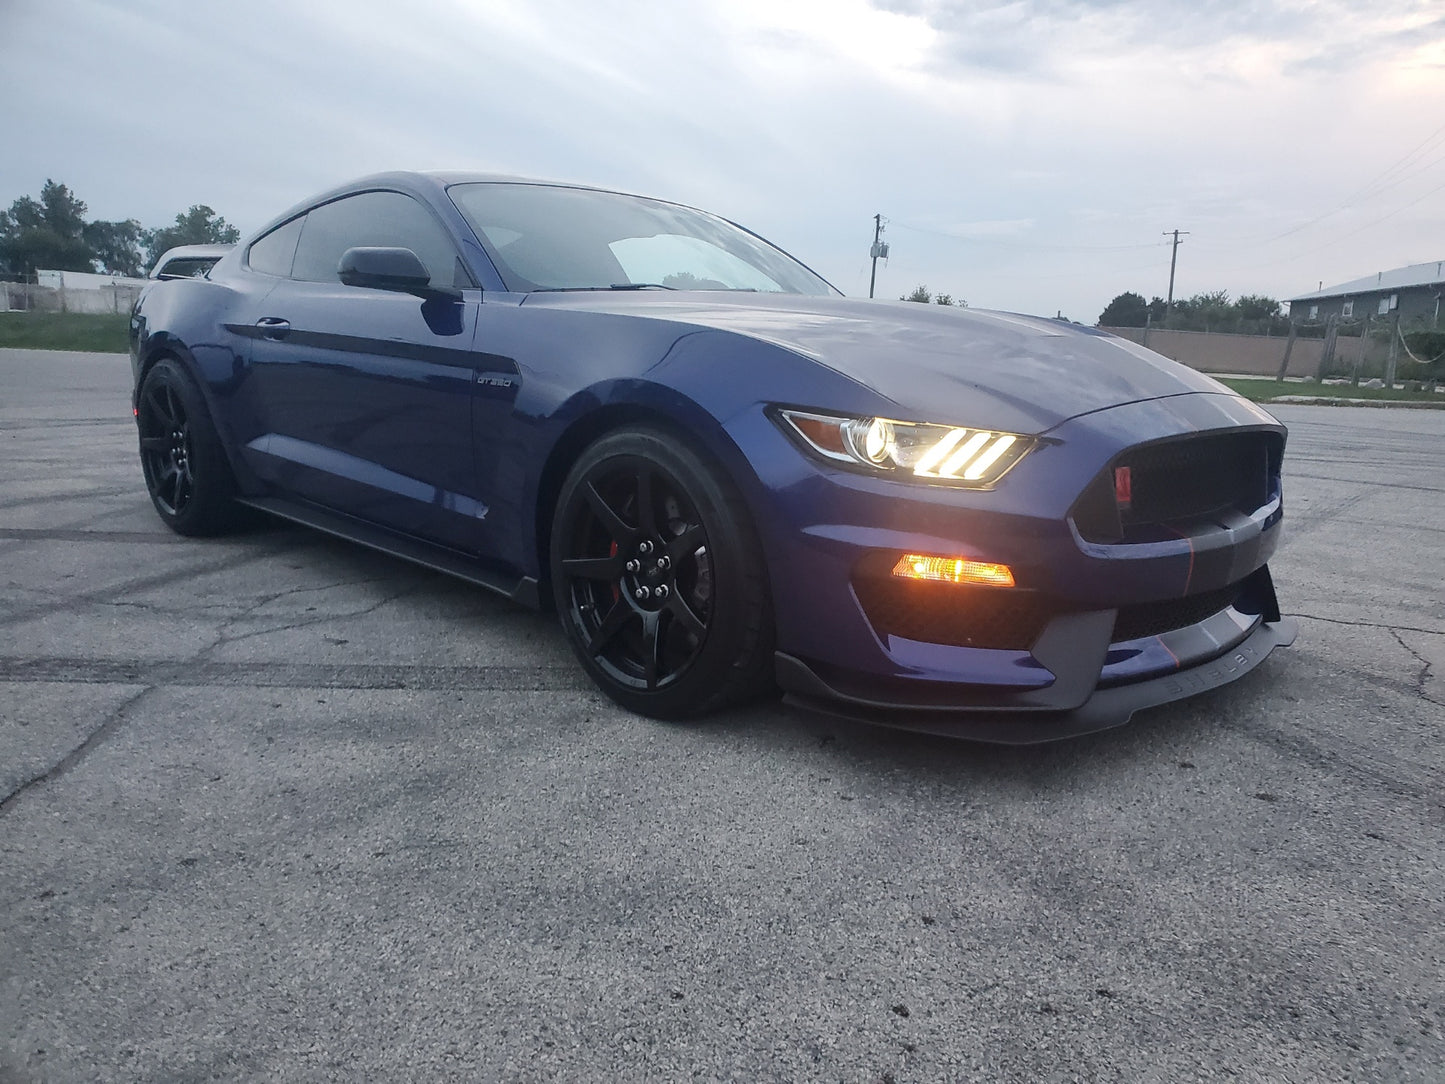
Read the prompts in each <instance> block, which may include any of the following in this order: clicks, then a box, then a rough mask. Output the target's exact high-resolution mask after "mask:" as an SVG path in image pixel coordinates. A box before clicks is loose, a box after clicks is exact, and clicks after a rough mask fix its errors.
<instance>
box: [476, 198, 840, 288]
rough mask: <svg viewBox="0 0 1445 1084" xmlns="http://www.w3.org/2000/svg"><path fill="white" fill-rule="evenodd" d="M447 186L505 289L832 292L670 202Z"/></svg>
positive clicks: (740, 233)
mask: <svg viewBox="0 0 1445 1084" xmlns="http://www.w3.org/2000/svg"><path fill="white" fill-rule="evenodd" d="M448 191H449V192H450V194H451V197H452V201H453V202H454V203H455V204H456V205H457V207H458V208H459V209H460V210H461V212H462V214H463V215H464V216H465V217H466V219H467V221H468V222H469V223H470V224H471V227H472V229H473V230H474V231H476V234H477V236H478V237H479V238H481V240H482V241H483V243H484V244H485V245H486V247H487V249H488V255H490V256H491V258H492V260H493V262H494V263H495V264H496V266H497V270H498V272H500V273H501V276H502V280H503V281H504V282H505V284H506V286H507V289H509V290H518V291H532V290H609V289H610V290H629V289H631V290H637V289H651V288H658V289H669V290H748V291H757V292H763V293H784V294H811V295H814V296H824V295H829V294H836V293H837V291H836V290H834V289H833V288H832V287H831V286H829V285H828V284H827V283H826V282H824V281H823V280H822V279H821V278H819V277H818V276H817V275H815V274H813V272H811V271H809V270H808V269H807V268H806V267H804V266H803V265H802V264H800V263H798V261H796V260H795V259H793V258H792V257H791V256H789V255H788V254H787V253H786V252H783V251H782V250H780V249H777V248H774V247H773V246H772V245H770V244H768V243H767V242H766V241H764V240H762V238H760V237H756V236H754V235H753V234H751V233H748V232H747V231H746V230H744V229H740V228H739V227H737V226H734V225H733V224H732V223H730V222H727V221H725V220H723V219H721V218H718V217H716V216H714V215H710V214H707V213H705V212H703V211H696V210H693V209H692V208H689V207H681V206H679V205H677V204H675V203H664V202H662V201H660V200H652V199H643V198H641V197H639V196H625V195H621V194H619V193H616V192H596V191H592V190H590V189H585V188H564V187H560V186H555V185H540V184H513V183H498V182H478V183H472V184H457V185H453V186H452V187H451V188H450V189H449V190H448Z"/></svg>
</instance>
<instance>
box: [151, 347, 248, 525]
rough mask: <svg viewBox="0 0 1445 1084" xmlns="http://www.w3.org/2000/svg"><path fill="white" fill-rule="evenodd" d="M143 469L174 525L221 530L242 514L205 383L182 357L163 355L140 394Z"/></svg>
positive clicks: (153, 498)
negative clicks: (197, 380)
mask: <svg viewBox="0 0 1445 1084" xmlns="http://www.w3.org/2000/svg"><path fill="white" fill-rule="evenodd" d="M136 426H137V428H138V429H139V431H140V460H141V470H142V471H143V472H144V474H145V481H146V488H147V489H148V490H149V491H150V496H151V503H153V504H154V505H155V508H156V511H157V512H159V513H160V517H161V519H162V520H164V521H165V523H166V525H167V526H169V527H170V528H171V529H172V530H173V531H175V532H177V533H178V534H184V535H209V534H217V533H219V532H221V531H223V530H226V529H227V528H229V527H231V526H232V525H233V524H234V523H235V522H236V519H237V518H238V512H239V507H238V506H237V505H236V504H235V503H234V501H233V498H234V497H235V494H236V485H235V480H234V478H233V477H232V474H231V467H230V464H229V463H228V462H227V461H226V454H225V451H224V450H223V449H222V448H221V442H220V439H219V438H218V437H217V435H216V429H215V426H214V425H213V424H212V422H211V416H210V412H209V411H208V410H207V409H206V402H205V400H204V399H203V398H202V397H201V393H200V389H198V388H197V387H196V385H195V382H194V381H193V380H192V379H191V377H190V375H189V374H188V373H187V372H186V371H185V369H183V368H182V367H181V365H180V363H179V362H177V361H175V360H174V359H172V358H163V359H162V360H160V361H158V362H156V364H155V365H154V366H152V368H151V369H150V371H149V372H147V373H146V376H145V379H144V380H143V381H142V382H141V388H140V394H139V395H138V396H137V397H136Z"/></svg>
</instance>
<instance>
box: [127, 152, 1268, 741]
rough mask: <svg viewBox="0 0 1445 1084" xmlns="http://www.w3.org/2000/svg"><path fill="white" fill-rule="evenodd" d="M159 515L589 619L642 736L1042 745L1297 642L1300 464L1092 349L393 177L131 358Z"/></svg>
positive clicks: (712, 250) (580, 216)
mask: <svg viewBox="0 0 1445 1084" xmlns="http://www.w3.org/2000/svg"><path fill="white" fill-rule="evenodd" d="M131 347H132V362H133V366H134V371H135V398H134V408H135V416H136V421H137V424H138V427H139V437H140V459H141V464H142V468H143V471H144V475H145V480H146V484H147V486H148V488H149V490H150V495H151V499H152V500H153V502H154V504H155V507H156V509H157V511H158V512H159V513H160V516H161V518H162V519H163V520H164V521H165V522H166V523H167V524H169V525H170V526H171V527H172V528H173V529H175V530H176V531H178V532H180V533H182V534H188V535H199V534H209V533H215V532H218V531H221V530H223V529H224V528H226V527H227V526H228V525H230V524H231V523H232V522H233V521H234V518H235V514H236V513H237V512H238V511H240V510H241V508H242V506H249V507H251V508H256V509H262V510H264V511H266V512H270V513H274V514H276V515H279V516H283V517H286V518H289V519H291V520H294V521H298V522H300V523H304V524H309V525H311V526H314V527H317V528H320V529H322V530H326V531H330V532H332V533H334V534H337V535H342V536H345V537H347V538H350V539H354V540H356V541H358V542H361V543H364V544H366V545H370V546H373V547H376V548H378V549H381V550H385V551H387V552H390V553H393V554H396V555H398V556H401V557H405V558H408V559H411V560H415V561H419V562H422V563H424V564H426V565H429V566H431V567H434V568H437V569H441V570H444V571H446V572H449V573H452V574H455V575H458V576H461V577H463V578H465V579H467V580H470V581H472V582H474V583H477V584H481V585H484V586H486V587H489V588H492V589H495V590H497V591H501V592H503V593H504V594H507V595H509V596H511V597H512V598H515V599H517V600H518V601H520V602H523V603H525V604H528V605H532V606H546V607H553V608H555V609H556V611H557V613H558V615H559V617H560V621H561V625H562V629H563V631H564V633H565V635H566V637H567V639H568V640H569V641H570V643H571V646H572V648H573V649H574V651H575V653H576V655H577V658H578V659H579V660H580V662H581V665H582V666H583V667H584V668H585V669H586V671H587V672H588V673H589V674H590V675H591V677H592V678H593V680H595V681H596V683H597V684H598V685H599V686H600V687H601V688H602V689H603V690H604V691H605V692H606V693H607V694H608V695H609V696H611V697H612V698H613V699H614V700H616V701H617V702H618V703H619V704H622V705H624V706H625V707H627V708H629V709H632V710H634V711H638V712H642V713H645V714H648V715H651V716H655V717H659V718H666V719H675V718H683V717H687V716H692V715H698V714H703V713H706V712H709V711H712V710H715V709H717V708H719V707H721V706H723V705H725V704H728V703H731V702H735V701H737V700H739V699H741V698H743V697H745V696H749V695H753V694H756V693H758V692H760V691H763V690H767V689H770V688H774V687H775V686H781V687H782V689H783V690H784V691H785V692H786V693H787V694H788V695H789V696H791V697H792V698H793V699H795V700H796V701H798V702H801V703H803V704H805V705H808V706H814V707H822V708H825V709H826V710H829V711H833V712H837V713H841V714H846V715H850V716H855V717H858V718H864V719H869V720H874V721H878V722H883V723H888V724H892V725H895V726H906V727H910V728H915V729H925V730H933V731H938V732H942V733H951V734H959V735H966V736H970V737H975V738H985V739H990V740H995V741H1008V742H1032V741H1041V740H1046V739H1050V738H1056V737H1062V736H1066V735H1070V734H1077V733H1083V732H1085V731H1089V730H1097V729H1102V728H1104V727H1108V726H1113V725H1117V724H1119V723H1123V722H1125V721H1126V720H1128V719H1129V717H1130V716H1131V714H1132V713H1133V712H1134V711H1136V710H1137V709H1139V708H1141V707H1145V706H1148V705H1153V704H1159V703H1164V702H1166V701H1171V700H1175V699H1178V698H1180V697H1183V696H1186V695H1188V694H1191V693H1194V692H1198V691H1201V690H1204V689H1208V688H1211V687H1214V686H1217V685H1221V684H1223V683H1225V682H1227V681H1230V680H1233V679H1234V678H1237V677H1239V676H1240V675H1242V674H1244V673H1246V672H1247V671H1249V670H1251V669H1253V668H1254V667H1255V666H1256V665H1257V664H1258V663H1259V662H1260V661H1261V660H1262V659H1263V658H1264V657H1265V656H1266V655H1267V654H1268V653H1269V652H1270V650H1271V649H1272V648H1274V647H1275V646H1277V645H1280V644H1287V643H1289V642H1290V641H1291V640H1292V639H1293V637H1294V631H1295V630H1294V624H1293V623H1292V622H1290V621H1289V620H1287V619H1283V618H1281V616H1280V612H1279V607H1278V605H1277V603H1276V599H1275V592H1274V588H1273V586H1272V584H1271V581H1270V575H1269V570H1268V567H1267V565H1266V562H1267V561H1268V559H1269V557H1270V555H1271V554H1272V552H1273V551H1274V548H1275V546H1276V544H1277V542H1278V540H1279V536H1280V519H1281V514H1282V508H1283V502H1282V494H1281V486H1280V469H1281V457H1282V454H1283V452H1284V445H1285V429H1284V427H1283V426H1282V425H1280V424H1279V423H1278V422H1277V421H1276V420H1275V419H1274V418H1272V417H1271V416H1270V415H1269V414H1267V413H1265V412H1264V411H1263V410H1261V409H1260V408H1258V407H1256V406H1254V405H1252V404H1251V403H1249V402H1247V401H1246V400H1244V399H1242V398H1240V397H1238V396H1236V395H1234V394H1233V393H1231V392H1230V391H1229V390H1228V389H1226V388H1225V387H1223V386H1222V385H1220V384H1218V383H1216V382H1215V381H1213V380H1211V379H1209V378H1207V377H1205V376H1202V375H1200V374H1198V373H1195V372H1193V371H1191V370H1190V369H1187V368H1185V367H1183V366H1181V365H1178V364H1175V363H1174V362H1171V361H1169V360H1167V359H1165V358H1163V357H1161V356H1159V355H1158V354H1155V353H1152V352H1150V351H1148V350H1145V349H1143V348H1141V347H1139V346H1136V345H1134V344H1133V343H1131V342H1127V341H1125V340H1123V339H1119V338H1115V337H1113V336H1110V335H1106V334H1103V333H1101V332H1098V331H1094V330H1092V329H1086V328H1081V327H1077V326H1073V325H1069V324H1066V323H1061V322H1057V321H1052V320H1046V319H1035V318H1031V317H1027V316H1018V315H1011V314H1005V313H996V312H980V311H976V310H972V309H950V308H941V307H937V306H926V305H918V304H907V303H898V302H874V301H852V300H848V299H846V298H844V297H843V296H842V295H841V294H840V293H839V292H838V291H837V290H835V289H834V288H833V287H831V286H830V285H829V284H828V283H827V282H825V281H824V280H823V279H821V278H820V277H819V276H817V275H816V274H814V273H813V272H812V271H810V270H809V269H808V268H807V267H805V266H803V265H802V264H801V263H799V262H798V261H796V260H795V259H793V258H792V257H790V256H788V255H787V254H786V253H784V252H782V251H780V250H779V249H777V248H775V247H774V246H772V245H770V244H768V243H767V242H766V241H764V240H762V239H761V238H759V237H757V236H756V235H754V234H752V233H749V232H748V231H746V230H744V229H742V228H740V227H738V226H736V225H734V224H732V223H730V222H728V221H726V220H724V219H721V218H718V217H716V216H714V215H711V214H707V213H705V212H702V211H698V210H694V209H692V208H688V207H684V206H679V205H677V204H672V203H666V202H662V201H659V200H653V199H644V198H641V197H636V196H630V195H624V194H621V193H617V192H611V191H604V190H599V189H593V188H585V187H579V186H574V185H559V184H545V183H538V182H531V181H519V180H516V179H509V178H499V177H494V176H484V175H474V174H411V173H392V174H383V175H379V176H374V177H369V178H366V179H364V180H360V181H356V182H354V183H352V184H348V185H344V186H342V187H339V188H336V189H334V190H332V191H330V192H327V193H325V194H324V195H322V196H319V197H317V198H315V199H313V200H309V201H307V202H305V203H304V204H301V205H299V206H297V207H294V208H292V209H291V210H289V211H287V212H286V213H285V214H283V215H281V216H280V217H279V218H277V219H275V220H274V221H273V222H271V223H270V224H269V225H267V226H266V227H265V228H264V229H263V230H261V231H260V232H259V233H258V234H256V235H255V236H253V237H251V238H250V239H249V240H248V241H246V242H245V243H243V244H241V245H238V246H236V247H235V248H234V249H233V250H231V251H229V252H227V253H226V254H225V255H224V256H223V257H222V258H221V259H220V260H219V261H218V262H217V263H216V265H215V266H214V268H212V270H211V272H210V274H209V276H208V277H206V278H183V279H176V280H172V281H162V282H157V283H155V284H153V285H151V286H150V287H148V288H147V290H146V291H145V292H144V294H143V295H142V296H141V298H140V300H139V301H138V302H137V304H136V307H135V311H134V314H133V318H132V326H131Z"/></svg>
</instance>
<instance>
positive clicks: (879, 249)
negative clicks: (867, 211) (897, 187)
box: [868, 214, 888, 297]
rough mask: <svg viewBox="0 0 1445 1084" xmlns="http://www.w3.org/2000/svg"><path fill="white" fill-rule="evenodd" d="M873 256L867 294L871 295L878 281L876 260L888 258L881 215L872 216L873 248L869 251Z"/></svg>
mask: <svg viewBox="0 0 1445 1084" xmlns="http://www.w3.org/2000/svg"><path fill="white" fill-rule="evenodd" d="M870 255H872V257H873V273H872V274H871V275H869V276H868V296H869V297H872V296H873V286H874V284H875V283H876V282H877V281H878V260H879V257H882V258H883V259H885V260H886V259H888V246H887V245H885V244H884V243H883V216H882V215H881V214H878V215H874V216H873V249H872V251H871V253H870Z"/></svg>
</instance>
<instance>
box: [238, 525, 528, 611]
mask: <svg viewBox="0 0 1445 1084" xmlns="http://www.w3.org/2000/svg"><path fill="white" fill-rule="evenodd" d="M237 500H238V503H240V504H244V505H246V506H247V507H249V508H255V509H257V510H258V511H261V512H266V513H268V514H269V515H273V516H278V517H280V518H281V519H286V520H290V521H291V522H292V523H299V524H301V525H302V526H303V527H312V528H314V529H316V530H318V531H324V532H326V533H327V534H330V535H335V536H336V537H337V538H344V539H346V540H347V541H348V542H355V543H357V544H359V545H362V546H366V547H367V548H369V549H374V550H379V551H380V552H382V553H385V554H389V555H390V556H392V557H400V558H401V559H402V560H403V561H411V562H412V563H413V564H418V565H421V566H423V567H424V568H429V569H432V570H433V571H434V572H444V573H446V574H447V575H448V576H455V577H456V578H457V579H460V580H466V581H467V583H473V584H476V585H477V586H478V587H485V588H486V589H487V590H489V591H496V592H497V593H498V594H500V595H506V596H507V597H508V598H509V599H512V600H513V601H515V602H520V603H521V604H522V605H524V606H527V607H530V608H531V609H533V610H537V609H540V608H541V598H540V595H539V594H538V591H537V581H536V580H535V579H533V578H532V577H531V576H522V577H520V578H518V577H513V576H507V575H505V574H503V573H499V572H494V571H492V570H491V569H489V568H486V567H485V566H483V565H480V564H478V563H477V562H476V561H474V560H472V559H471V558H470V557H468V556H467V555H466V554H464V553H458V552H457V551H456V550H451V549H447V548H446V547H445V546H437V545H433V544H432V543H430V542H423V541H421V540H420V539H417V538H410V537H408V536H406V535H400V534H396V533H395V532H393V531H388V530H385V529H383V528H381V527H376V526H374V525H372V524H370V523H366V522H364V521H362V520H359V519H355V518H353V517H351V516H345V515H342V514H341V513H339V512H332V511H330V510H328V509H325V508H321V507H319V506H317V505H313V504H308V503H306V502H303V501H293V500H287V499H286V498H284V497H240V498H238V499H237Z"/></svg>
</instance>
